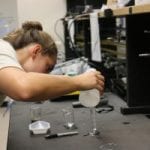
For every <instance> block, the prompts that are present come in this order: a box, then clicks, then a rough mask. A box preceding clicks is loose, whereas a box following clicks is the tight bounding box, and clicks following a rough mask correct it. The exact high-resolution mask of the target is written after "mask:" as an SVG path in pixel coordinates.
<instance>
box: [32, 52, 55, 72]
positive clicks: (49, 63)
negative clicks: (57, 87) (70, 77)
mask: <svg viewBox="0 0 150 150" xmlns="http://www.w3.org/2000/svg"><path fill="white" fill-rule="evenodd" d="M55 64H56V56H51V57H50V56H48V55H41V54H40V55H39V56H38V57H36V59H34V61H33V63H32V70H31V71H32V72H39V73H49V72H51V71H52V70H53V68H54V66H55Z"/></svg>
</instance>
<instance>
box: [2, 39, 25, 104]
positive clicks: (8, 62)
mask: <svg viewBox="0 0 150 150" xmlns="http://www.w3.org/2000/svg"><path fill="white" fill-rule="evenodd" d="M6 67H17V68H19V69H23V68H22V67H21V65H20V64H19V62H18V60H17V57H16V51H15V50H14V48H13V47H12V46H11V45H10V44H9V43H8V42H7V41H4V40H2V39H0V70H1V69H2V68H6ZM5 97H6V95H5V94H3V93H1V92H0V106H1V104H2V102H3V101H4V99H5Z"/></svg>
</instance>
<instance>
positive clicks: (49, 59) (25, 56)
mask: <svg viewBox="0 0 150 150" xmlns="http://www.w3.org/2000/svg"><path fill="white" fill-rule="evenodd" d="M41 52H42V48H41V46H40V45H39V44H32V45H29V46H27V47H26V48H25V49H24V50H21V51H20V54H18V53H19V51H18V53H17V54H18V58H20V59H19V60H20V63H21V65H22V67H23V69H24V70H25V71H26V72H38V73H49V72H50V71H52V69H53V68H54V66H55V64H56V61H57V55H51V56H49V55H42V53H41Z"/></svg>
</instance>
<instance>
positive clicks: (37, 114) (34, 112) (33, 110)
mask: <svg viewBox="0 0 150 150" xmlns="http://www.w3.org/2000/svg"><path fill="white" fill-rule="evenodd" d="M41 115H42V109H41V106H40V105H39V104H33V105H31V107H30V118H31V122H35V121H39V120H41Z"/></svg>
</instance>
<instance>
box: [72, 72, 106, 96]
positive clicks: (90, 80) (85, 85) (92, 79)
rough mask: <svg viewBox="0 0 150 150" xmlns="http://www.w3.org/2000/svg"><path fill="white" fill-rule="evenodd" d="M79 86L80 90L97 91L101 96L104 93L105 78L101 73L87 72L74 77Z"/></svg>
mask: <svg viewBox="0 0 150 150" xmlns="http://www.w3.org/2000/svg"><path fill="white" fill-rule="evenodd" d="M74 79H75V82H76V83H77V84H78V86H79V90H90V89H94V88H95V89H97V90H99V92H100V93H101V94H103V91H104V76H103V75H101V73H100V72H99V71H96V70H92V71H87V72H85V73H83V74H81V75H78V76H75V77H74Z"/></svg>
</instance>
